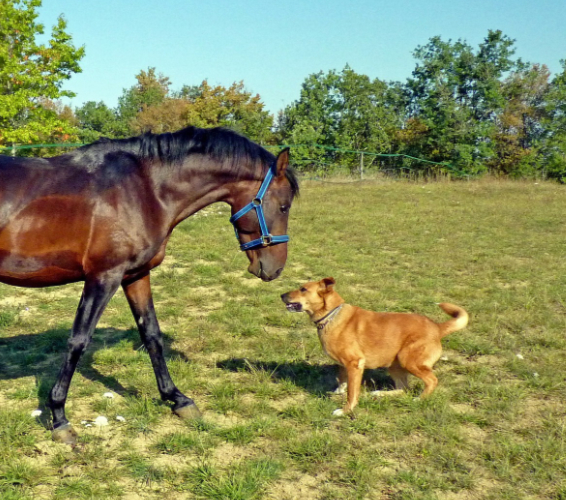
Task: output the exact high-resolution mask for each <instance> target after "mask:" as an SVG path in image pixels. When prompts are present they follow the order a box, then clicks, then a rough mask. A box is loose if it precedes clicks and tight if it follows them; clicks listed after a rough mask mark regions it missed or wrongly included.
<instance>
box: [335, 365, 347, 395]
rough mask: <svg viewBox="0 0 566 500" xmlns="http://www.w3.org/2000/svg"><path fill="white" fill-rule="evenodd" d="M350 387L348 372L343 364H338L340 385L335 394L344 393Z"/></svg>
mask: <svg viewBox="0 0 566 500" xmlns="http://www.w3.org/2000/svg"><path fill="white" fill-rule="evenodd" d="M347 388H348V372H347V370H346V368H344V367H343V366H342V365H339V366H338V387H337V388H336V390H335V391H334V394H344V393H345V392H346V389H347Z"/></svg>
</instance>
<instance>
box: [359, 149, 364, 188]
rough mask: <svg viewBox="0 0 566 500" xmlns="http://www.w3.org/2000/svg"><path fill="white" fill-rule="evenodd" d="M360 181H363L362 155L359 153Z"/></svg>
mask: <svg viewBox="0 0 566 500" xmlns="http://www.w3.org/2000/svg"><path fill="white" fill-rule="evenodd" d="M360 180H361V181H363V180H364V154H363V153H360Z"/></svg>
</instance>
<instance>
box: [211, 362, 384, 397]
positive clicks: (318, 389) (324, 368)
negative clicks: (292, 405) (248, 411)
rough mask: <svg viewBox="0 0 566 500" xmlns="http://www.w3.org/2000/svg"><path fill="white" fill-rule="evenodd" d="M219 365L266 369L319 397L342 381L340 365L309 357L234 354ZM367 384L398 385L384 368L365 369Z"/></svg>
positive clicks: (275, 378)
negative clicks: (281, 359)
mask: <svg viewBox="0 0 566 500" xmlns="http://www.w3.org/2000/svg"><path fill="white" fill-rule="evenodd" d="M216 366H217V367H218V368H221V369H223V370H228V371H231V372H249V373H258V372H263V373H265V374H267V375H268V376H269V378H270V379H271V380H273V381H274V382H276V383H277V382H282V381H288V382H291V383H292V384H294V385H296V386H297V387H301V388H303V389H304V390H306V391H307V392H309V393H311V394H313V395H315V396H318V397H322V396H325V395H327V394H328V392H329V391H333V390H334V389H336V387H337V385H338V383H337V377H338V366H337V365H314V364H309V363H307V362H306V361H292V362H289V363H276V362H273V361H257V360H255V361H252V360H249V359H246V358H230V359H226V360H223V361H219V362H218V363H216ZM363 384H364V385H366V387H367V388H368V389H369V390H372V391H376V390H383V389H391V388H393V387H394V384H393V380H392V379H391V377H389V375H388V374H387V372H386V371H385V370H383V369H377V370H365V372H364V377H363Z"/></svg>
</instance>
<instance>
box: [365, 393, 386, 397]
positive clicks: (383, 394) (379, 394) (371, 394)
mask: <svg viewBox="0 0 566 500" xmlns="http://www.w3.org/2000/svg"><path fill="white" fill-rule="evenodd" d="M369 394H370V396H374V397H376V398H379V397H381V396H385V395H386V394H385V391H371V392H370V393H369Z"/></svg>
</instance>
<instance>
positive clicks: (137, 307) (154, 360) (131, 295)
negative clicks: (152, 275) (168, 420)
mask: <svg viewBox="0 0 566 500" xmlns="http://www.w3.org/2000/svg"><path fill="white" fill-rule="evenodd" d="M122 287H123V289H124V293H125V294H126V298H127V299H128V302H129V304H130V308H131V309H132V313H133V315H134V319H135V320H136V324H137V326H138V330H139V332H140V336H141V339H142V342H143V343H144V345H145V348H146V349H147V352H148V353H149V357H150V358H151V364H152V365H153V371H154V372H155V378H156V379H157V387H158V389H159V393H160V394H161V399H163V400H164V401H171V402H172V403H173V412H174V413H175V414H177V415H178V416H179V417H181V418H185V419H190V418H198V417H200V415H201V414H200V411H199V409H198V408H197V406H196V405H195V402H194V401H193V400H192V399H190V398H188V397H187V396H185V395H184V394H183V393H182V392H181V391H180V390H179V389H178V388H177V386H176V385H175V384H174V383H173V380H172V379H171V375H169V370H168V369H167V364H166V362H165V358H164V357H163V337H162V334H161V330H160V329H159V324H158V322H157V316H156V315H155V309H154V307H153V299H152V296H151V285H150V282H149V273H148V274H146V275H145V276H143V277H142V278H139V279H138V280H136V281H133V282H124V283H122Z"/></svg>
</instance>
